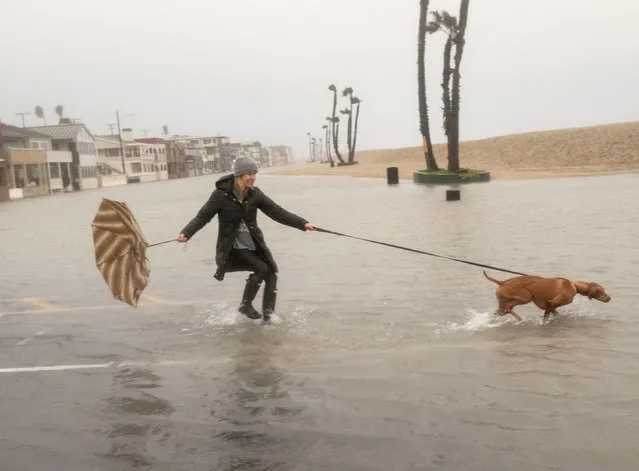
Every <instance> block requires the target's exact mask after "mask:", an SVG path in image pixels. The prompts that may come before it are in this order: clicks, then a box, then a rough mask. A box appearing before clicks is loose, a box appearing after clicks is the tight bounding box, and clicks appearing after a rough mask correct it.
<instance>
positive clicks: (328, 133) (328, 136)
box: [326, 126, 335, 167]
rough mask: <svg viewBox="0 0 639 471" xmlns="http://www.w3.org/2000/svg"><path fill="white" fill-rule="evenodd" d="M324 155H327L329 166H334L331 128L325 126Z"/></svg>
mask: <svg viewBox="0 0 639 471" xmlns="http://www.w3.org/2000/svg"><path fill="white" fill-rule="evenodd" d="M326 155H328V161H329V163H330V165H331V167H335V162H333V155H332V153H331V129H330V128H329V127H328V126H327V127H326Z"/></svg>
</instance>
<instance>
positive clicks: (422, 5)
mask: <svg viewBox="0 0 639 471" xmlns="http://www.w3.org/2000/svg"><path fill="white" fill-rule="evenodd" d="M428 3H429V0H420V2H419V28H418V37H417V95H418V100H419V128H420V132H421V134H422V141H423V145H424V156H425V159H426V170H428V171H429V172H434V171H436V170H439V167H438V166H437V161H436V160H435V154H434V153H433V144H432V142H431V139H430V125H429V123H428V103H427V100H426V70H425V69H426V64H425V62H424V61H425V52H426V19H427V17H428Z"/></svg>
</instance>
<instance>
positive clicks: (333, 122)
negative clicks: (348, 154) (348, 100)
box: [331, 89, 344, 163]
mask: <svg viewBox="0 0 639 471" xmlns="http://www.w3.org/2000/svg"><path fill="white" fill-rule="evenodd" d="M335 111H337V89H335V90H333V115H332V120H331V126H332V131H333V149H335V155H336V156H337V159H338V160H339V161H340V162H341V163H344V159H342V156H341V155H340V153H339V144H338V142H339V141H338V140H337V138H338V136H339V121H336V120H335Z"/></svg>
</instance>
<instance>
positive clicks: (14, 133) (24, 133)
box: [2, 124, 51, 139]
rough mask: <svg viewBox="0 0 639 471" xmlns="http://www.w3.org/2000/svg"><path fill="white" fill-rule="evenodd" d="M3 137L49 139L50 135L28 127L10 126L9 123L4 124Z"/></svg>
mask: <svg viewBox="0 0 639 471" xmlns="http://www.w3.org/2000/svg"><path fill="white" fill-rule="evenodd" d="M2 134H3V136H4V137H34V138H40V139H51V136H49V135H47V134H42V133H39V132H36V131H34V130H32V129H30V128H20V127H18V126H12V125H10V124H5V125H4V130H3V131H2Z"/></svg>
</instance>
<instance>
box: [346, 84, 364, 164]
mask: <svg viewBox="0 0 639 471" xmlns="http://www.w3.org/2000/svg"><path fill="white" fill-rule="evenodd" d="M361 103H362V100H360V99H359V98H357V97H356V96H354V97H351V108H352V107H353V105H357V110H356V111H355V126H354V129H353V143H352V144H353V145H352V147H351V149H350V152H349V154H348V161H349V162H350V163H353V160H354V159H355V145H356V144H357V123H358V121H359V106H360V104H361Z"/></svg>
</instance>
